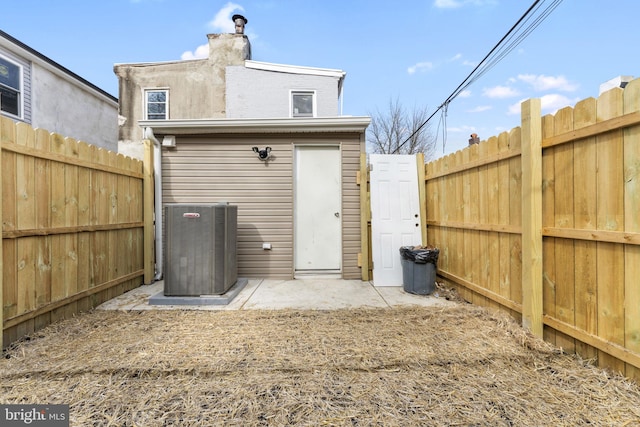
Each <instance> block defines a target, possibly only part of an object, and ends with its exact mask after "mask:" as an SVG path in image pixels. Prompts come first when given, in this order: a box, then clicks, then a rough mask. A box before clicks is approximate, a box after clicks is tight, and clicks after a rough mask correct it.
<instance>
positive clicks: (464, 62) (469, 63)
mask: <svg viewBox="0 0 640 427" xmlns="http://www.w3.org/2000/svg"><path fill="white" fill-rule="evenodd" d="M462 65H466V66H468V67H475V66H476V65H478V63H477V62H473V61H469V60H467V59H465V60H464V61H462Z"/></svg>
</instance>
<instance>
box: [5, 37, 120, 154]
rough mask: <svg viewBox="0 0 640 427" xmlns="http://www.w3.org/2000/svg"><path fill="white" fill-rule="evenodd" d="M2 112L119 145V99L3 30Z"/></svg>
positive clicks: (101, 144) (35, 124) (113, 147)
mask: <svg viewBox="0 0 640 427" xmlns="http://www.w3.org/2000/svg"><path fill="white" fill-rule="evenodd" d="M0 113H1V114H2V115H3V116H7V117H10V118H11V119H13V120H16V121H20V122H24V123H27V124H29V125H31V126H32V127H34V128H41V129H46V130H48V131H50V132H56V133H59V134H61V135H63V136H65V137H71V138H74V139H76V140H78V141H84V142H86V143H88V144H92V145H96V146H98V147H102V148H105V149H108V150H110V151H118V99H117V98H116V97H114V96H112V95H110V94H109V93H107V92H105V91H104V90H102V89H100V88H98V87H97V86H95V85H93V84H91V83H89V82H88V81H87V80H85V79H83V78H82V77H80V76H78V75H77V74H75V73H73V72H72V71H70V70H68V69H66V68H65V67H63V66H62V65H60V64H58V63H56V62H54V61H53V60H51V59H49V58H47V57H46V56H44V55H43V54H41V53H39V52H37V51H35V50H34V49H32V48H30V47H29V46H27V45H25V44H24V43H22V42H20V41H19V40H17V39H15V38H13V37H12V36H10V35H9V34H7V33H5V32H3V31H1V30H0Z"/></svg>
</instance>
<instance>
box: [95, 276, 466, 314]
mask: <svg viewBox="0 0 640 427" xmlns="http://www.w3.org/2000/svg"><path fill="white" fill-rule="evenodd" d="M163 289H164V282H163V281H158V282H155V283H153V284H151V285H143V286H140V287H138V288H136V289H133V290H132V291H129V292H127V293H125V294H123V295H120V296H119V297H116V298H114V299H112V300H109V301H107V302H105V303H103V304H101V305H100V306H98V307H97V309H98V310H124V311H138V310H260V309H262V310H277V309H298V310H334V309H340V308H358V307H372V308H373V307H381V308H384V307H395V306H406V305H415V306H446V305H452V304H455V303H453V302H451V301H448V300H446V299H444V298H439V297H438V296H437V294H435V293H434V294H433V295H414V294H410V293H407V292H405V291H404V290H403V288H402V287H401V286H390V287H375V286H373V285H372V284H371V282H363V281H360V280H342V279H326V278H305V279H294V280H274V279H249V280H248V283H247V285H246V286H245V287H244V288H243V289H242V290H241V291H240V292H239V293H238V294H237V296H235V298H233V299H232V300H231V301H230V302H229V304H227V305H219V304H210V305H209V304H203V305H188V304H174V305H153V304H149V299H150V298H152V297H154V296H157V295H158V294H159V293H161V292H162V290H163Z"/></svg>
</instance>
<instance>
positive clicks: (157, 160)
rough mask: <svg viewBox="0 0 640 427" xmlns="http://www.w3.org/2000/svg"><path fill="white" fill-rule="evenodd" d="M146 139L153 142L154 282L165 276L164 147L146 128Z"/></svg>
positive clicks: (150, 130) (149, 129) (151, 131)
mask: <svg viewBox="0 0 640 427" xmlns="http://www.w3.org/2000/svg"><path fill="white" fill-rule="evenodd" d="M144 138H145V139H149V140H151V141H152V142H153V178H154V191H155V197H154V199H155V203H154V204H155V206H154V213H155V224H156V226H155V234H156V235H155V241H156V275H155V277H154V278H153V281H154V282H155V281H157V280H160V279H162V275H163V274H164V271H163V268H164V265H163V261H164V253H163V246H162V146H161V145H160V141H158V139H157V138H156V136H155V135H154V134H153V129H152V128H150V127H145V128H144Z"/></svg>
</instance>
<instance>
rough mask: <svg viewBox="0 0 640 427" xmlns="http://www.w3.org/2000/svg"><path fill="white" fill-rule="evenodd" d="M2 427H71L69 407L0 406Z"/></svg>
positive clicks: (0, 423)
mask: <svg viewBox="0 0 640 427" xmlns="http://www.w3.org/2000/svg"><path fill="white" fill-rule="evenodd" d="M0 426H3V427H4V426H7V427H9V426H38V427H69V405H0Z"/></svg>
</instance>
